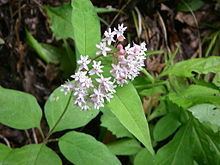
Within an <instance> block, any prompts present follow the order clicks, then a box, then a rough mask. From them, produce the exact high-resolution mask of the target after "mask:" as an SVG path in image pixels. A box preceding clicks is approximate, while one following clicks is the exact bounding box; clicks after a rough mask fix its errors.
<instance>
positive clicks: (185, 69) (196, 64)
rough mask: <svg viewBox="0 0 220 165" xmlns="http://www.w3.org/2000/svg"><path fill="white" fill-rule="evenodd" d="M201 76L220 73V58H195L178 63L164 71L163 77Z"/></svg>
mask: <svg viewBox="0 0 220 165" xmlns="http://www.w3.org/2000/svg"><path fill="white" fill-rule="evenodd" d="M192 72H196V73H199V74H207V73H210V72H212V73H218V72H220V57H218V56H211V57H208V58H195V59H190V60H185V61H182V62H178V63H176V64H175V65H173V66H171V67H170V68H169V69H167V70H166V71H164V72H163V73H162V74H161V76H165V75H175V76H180V77H193V73H192Z"/></svg>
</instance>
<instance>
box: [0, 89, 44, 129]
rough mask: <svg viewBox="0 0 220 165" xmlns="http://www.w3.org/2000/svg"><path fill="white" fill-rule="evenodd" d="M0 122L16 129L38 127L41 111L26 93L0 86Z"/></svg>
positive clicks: (34, 99)
mask: <svg viewBox="0 0 220 165" xmlns="http://www.w3.org/2000/svg"><path fill="white" fill-rule="evenodd" d="M0 98H1V99H0V123H2V124H4V125H7V126H9V127H12V128H16V129H29V128H34V127H38V128H39V127H40V121H41V116H42V111H41V108H40V106H39V105H38V103H37V100H36V98H35V97H33V96H32V95H30V94H28V93H24V92H20V91H16V90H12V89H6V88H2V87H0Z"/></svg>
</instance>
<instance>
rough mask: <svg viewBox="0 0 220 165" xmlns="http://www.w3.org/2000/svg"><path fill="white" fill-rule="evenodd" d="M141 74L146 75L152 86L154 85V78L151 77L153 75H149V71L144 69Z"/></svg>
mask: <svg viewBox="0 0 220 165" xmlns="http://www.w3.org/2000/svg"><path fill="white" fill-rule="evenodd" d="M141 72H142V73H144V75H145V76H147V78H148V79H149V80H150V81H151V82H152V84H154V82H155V81H154V77H153V76H151V74H150V73H148V71H147V70H146V69H142V70H141Z"/></svg>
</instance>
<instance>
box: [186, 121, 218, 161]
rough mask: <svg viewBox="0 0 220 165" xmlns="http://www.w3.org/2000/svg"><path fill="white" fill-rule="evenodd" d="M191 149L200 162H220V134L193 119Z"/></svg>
mask: <svg viewBox="0 0 220 165" xmlns="http://www.w3.org/2000/svg"><path fill="white" fill-rule="evenodd" d="M190 134H191V136H192V137H191V143H190V146H191V149H192V153H193V156H194V158H195V160H196V161H197V163H198V164H220V136H219V132H218V133H213V132H212V131H211V130H210V129H207V128H206V127H204V126H203V125H202V124H200V123H199V122H198V121H197V120H195V119H194V120H193V125H192V132H191V133H190Z"/></svg>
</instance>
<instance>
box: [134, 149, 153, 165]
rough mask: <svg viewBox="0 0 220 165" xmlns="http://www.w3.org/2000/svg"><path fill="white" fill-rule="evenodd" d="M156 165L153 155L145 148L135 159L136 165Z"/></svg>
mask: <svg viewBox="0 0 220 165" xmlns="http://www.w3.org/2000/svg"><path fill="white" fill-rule="evenodd" d="M145 164H147V165H154V164H155V161H154V157H153V155H152V154H151V153H150V152H149V151H148V150H147V149H146V148H143V149H142V150H141V151H139V152H138V154H137V155H136V156H135V158H134V165H145Z"/></svg>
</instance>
